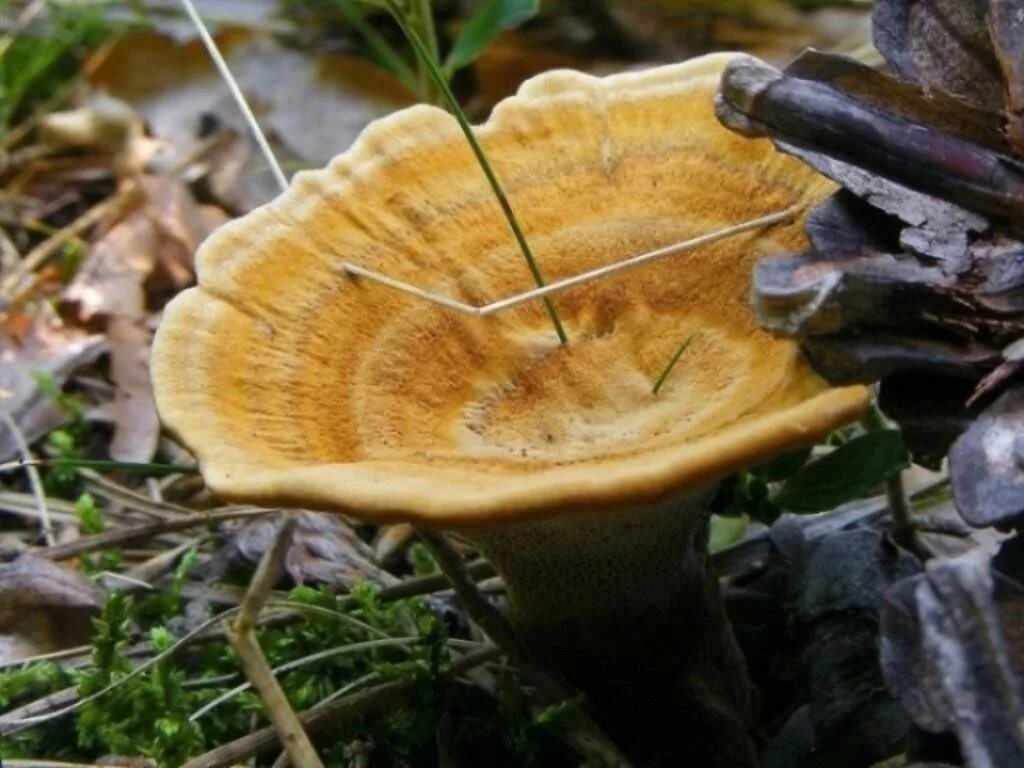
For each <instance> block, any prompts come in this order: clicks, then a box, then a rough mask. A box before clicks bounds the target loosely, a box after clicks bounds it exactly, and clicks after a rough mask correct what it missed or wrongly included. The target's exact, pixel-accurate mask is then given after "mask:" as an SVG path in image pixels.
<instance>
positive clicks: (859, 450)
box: [772, 429, 909, 512]
mask: <svg viewBox="0 0 1024 768" xmlns="http://www.w3.org/2000/svg"><path fill="white" fill-rule="evenodd" d="M908 464H909V456H908V454H907V448H906V446H905V445H904V444H903V436H902V434H901V433H900V432H899V431H897V430H894V429H882V430H878V431H877V432H868V433H867V434H864V435H860V436H858V437H855V438H853V439H852V440H849V441H847V442H845V443H843V445H841V446H839V447H838V448H836V449H835V450H834V451H832V452H831V453H829V454H827V455H825V456H823V457H822V458H820V459H818V460H817V461H812V462H811V463H810V464H806V465H805V466H804V467H803V469H801V470H800V471H799V472H797V473H796V474H795V475H793V476H792V477H791V478H789V480H787V481H786V482H785V483H783V485H782V487H781V488H780V489H779V490H778V492H777V493H776V494H775V496H774V497H773V498H772V501H773V502H774V503H775V504H778V505H779V506H780V507H784V508H785V509H788V510H790V511H792V512H822V511H824V510H827V509H832V508H834V507H837V506H839V505H840V504H843V503H845V502H847V501H851V500H852V499H856V498H859V497H861V496H863V495H864V494H866V493H867V492H868V491H870V490H871V489H872V488H873V487H874V486H876V485H878V484H879V483H881V482H884V481H885V480H886V479H888V478H889V477H891V476H892V475H894V474H896V473H897V472H899V471H900V470H901V469H903V468H904V467H906V466H907V465H908Z"/></svg>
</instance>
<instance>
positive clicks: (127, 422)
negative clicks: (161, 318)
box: [107, 316, 160, 462]
mask: <svg viewBox="0 0 1024 768" xmlns="http://www.w3.org/2000/svg"><path fill="white" fill-rule="evenodd" d="M107 339H108V340H109V342H110V378H111V380H112V381H113V382H114V384H115V386H116V387H117V392H116V395H115V399H114V419H115V424H116V428H115V431H114V439H113V440H112V441H111V444H110V457H111V458H112V459H114V460H115V461H138V462H146V461H150V460H151V459H152V458H153V454H154V453H155V452H156V446H157V441H158V440H159V438H160V419H159V417H158V416H157V413H156V406H155V405H154V403H153V386H152V382H151V381H150V378H149V347H150V343H151V342H152V333H150V331H149V328H147V327H146V325H145V323H144V322H140V321H138V320H132V319H131V318H127V317H120V316H117V317H113V318H111V320H110V323H109V324H108V325H107Z"/></svg>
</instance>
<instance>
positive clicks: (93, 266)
mask: <svg viewBox="0 0 1024 768" xmlns="http://www.w3.org/2000/svg"><path fill="white" fill-rule="evenodd" d="M138 183H139V185H140V188H141V194H140V195H139V197H138V203H137V204H136V205H135V207H134V208H132V209H131V210H130V211H129V212H128V213H127V214H125V215H124V216H123V218H121V220H120V221H118V222H117V223H115V224H114V225H113V226H112V227H110V229H108V230H107V231H106V232H105V233H104V234H103V235H102V236H101V237H100V239H99V240H98V241H97V242H96V243H95V245H94V246H93V248H92V253H91V254H90V256H89V258H88V260H87V261H86V262H85V264H84V265H83V266H82V268H81V270H80V271H79V273H78V274H77V275H76V276H75V279H74V280H73V281H72V283H71V285H69V286H68V288H67V290H66V291H65V292H64V295H63V300H64V304H65V307H66V309H67V310H68V311H69V312H70V313H71V314H72V315H73V316H74V317H75V318H76V320H77V321H78V322H80V323H83V324H94V325H95V324H98V325H101V326H103V327H104V328H105V329H106V333H107V337H108V339H109V342H110V357H111V370H110V372H111V379H112V381H113V383H114V384H115V386H116V387H117V393H116V396H115V403H114V422H115V430H114V439H113V442H112V443H111V446H110V455H111V457H112V458H114V459H115V460H118V461H136V462H145V461H149V460H150V459H151V458H152V457H153V453H154V451H155V450H156V445H157V440H158V438H159V434H160V423H159V419H158V417H157V414H156V408H155V406H154V404H153V395H152V389H151V386H150V381H149V346H150V343H151V341H152V332H151V331H150V329H149V310H150V308H151V307H153V306H154V305H159V304H160V303H162V299H164V298H167V297H169V296H170V295H173V294H174V293H175V292H177V291H178V290H181V289H182V288H184V287H185V286H186V285H187V284H188V283H190V282H191V281H192V278H193V256H194V253H195V249H196V247H197V246H198V245H199V243H200V242H201V241H202V240H203V238H205V237H206V235H208V234H209V233H210V231H212V229H213V228H215V227H216V226H218V225H219V224H220V223H222V222H223V221H224V220H226V218H227V217H226V216H225V215H224V213H223V212H221V211H219V210H216V209H212V208H209V207H202V206H199V205H197V204H196V203H195V201H194V200H193V198H192V195H191V193H189V191H188V189H187V188H186V187H185V185H184V183H182V182H181V181H179V180H177V179H174V178H172V177H169V176H144V177H141V178H140V179H139V182H138ZM154 298H157V299H159V300H157V301H154Z"/></svg>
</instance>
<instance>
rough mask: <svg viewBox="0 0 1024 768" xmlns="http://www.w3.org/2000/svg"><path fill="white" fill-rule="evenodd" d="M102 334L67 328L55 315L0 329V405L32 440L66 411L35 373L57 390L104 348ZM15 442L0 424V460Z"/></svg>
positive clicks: (13, 450)
mask: <svg viewBox="0 0 1024 768" xmlns="http://www.w3.org/2000/svg"><path fill="white" fill-rule="evenodd" d="M106 348H107V344H106V341H105V340H104V339H103V337H102V336H99V335H96V334H90V333H87V332H85V331H83V330H81V329H77V328H72V327H69V326H67V325H65V324H64V323H62V322H60V320H58V319H57V318H54V317H50V316H46V315H35V316H31V317H28V318H27V327H25V328H22V329H21V332H20V333H18V334H14V333H11V332H10V329H9V328H7V329H4V330H3V331H2V332H0V408H2V409H3V410H4V411H6V412H7V413H8V414H9V415H10V416H11V418H12V419H14V423H15V424H17V425H18V428H19V429H20V430H21V431H22V433H23V434H24V435H25V439H26V440H27V441H28V442H30V443H31V442H34V441H35V440H37V439H39V438H40V437H42V436H43V435H45V434H46V433H47V432H49V431H50V430H51V429H54V428H55V427H57V426H59V425H60V424H62V423H63V422H65V421H67V419H68V414H67V413H65V412H64V411H62V410H61V409H60V408H59V407H58V406H57V404H56V403H54V401H53V400H52V399H51V398H50V397H49V396H48V395H47V394H46V393H45V392H44V391H43V390H42V389H41V388H40V386H39V382H38V379H37V377H38V376H40V375H42V376H46V377H48V378H49V379H50V380H51V381H52V382H53V384H54V386H55V387H57V388H61V387H63V386H64V383H65V382H66V381H67V380H68V378H69V377H70V376H71V375H72V374H73V373H74V372H75V371H76V370H78V369H79V368H82V367H83V366H86V365H89V364H91V363H93V362H94V361H95V360H96V359H97V358H98V357H99V356H100V355H101V354H103V352H104V351H105V350H106ZM17 452H18V446H17V442H16V441H15V439H14V435H12V434H10V430H8V429H6V428H5V427H4V426H3V425H0V461H9V460H11V459H13V458H14V457H15V456H16V455H17Z"/></svg>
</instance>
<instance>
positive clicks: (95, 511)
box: [75, 493, 105, 535]
mask: <svg viewBox="0 0 1024 768" xmlns="http://www.w3.org/2000/svg"><path fill="white" fill-rule="evenodd" d="M75 517H77V518H78V527H79V529H80V530H81V532H82V533H84V534H86V535H92V534H96V533H103V529H104V527H105V521H104V519H103V510H102V509H100V508H99V506H97V504H96V500H95V499H94V498H93V497H92V496H90V495H89V494H88V493H83V494H82V495H81V496H79V497H78V500H77V501H76V502H75Z"/></svg>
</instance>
